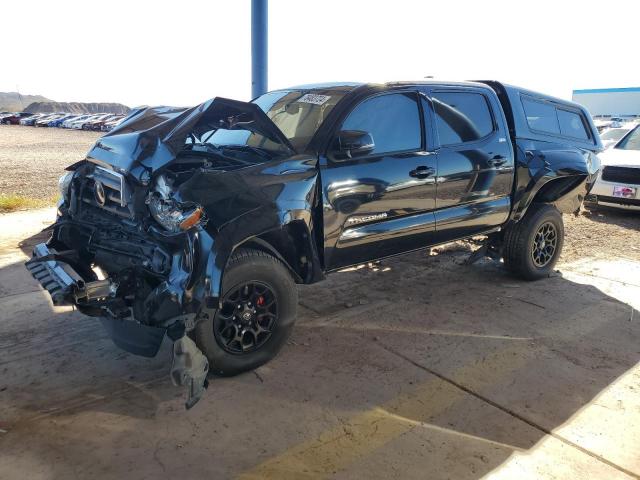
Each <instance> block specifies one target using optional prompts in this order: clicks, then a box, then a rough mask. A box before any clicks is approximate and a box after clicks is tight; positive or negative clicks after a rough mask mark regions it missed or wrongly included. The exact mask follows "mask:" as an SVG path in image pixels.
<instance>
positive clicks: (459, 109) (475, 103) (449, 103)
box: [432, 92, 493, 145]
mask: <svg viewBox="0 0 640 480" xmlns="http://www.w3.org/2000/svg"><path fill="white" fill-rule="evenodd" d="M432 99H433V106H434V109H435V112H436V126H437V129H438V137H439V138H440V144H441V145H452V144H456V143H463V142H473V141H474V140H478V139H480V138H482V137H484V136H486V135H488V134H489V133H491V132H492V131H493V118H492V117H491V111H490V110H489V105H488V104H487V100H486V98H485V97H484V95H481V94H479V93H465V92H451V93H443V92H439V93H434V94H433V95H432Z"/></svg>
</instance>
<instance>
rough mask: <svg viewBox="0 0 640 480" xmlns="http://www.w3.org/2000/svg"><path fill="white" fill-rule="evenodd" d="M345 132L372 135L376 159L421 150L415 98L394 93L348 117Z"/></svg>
mask: <svg viewBox="0 0 640 480" xmlns="http://www.w3.org/2000/svg"><path fill="white" fill-rule="evenodd" d="M342 130H363V131H365V132H369V133H370V134H371V136H372V137H373V141H374V143H375V145H376V146H375V149H374V151H373V152H372V154H374V155H375V154H380V153H388V152H399V151H403V150H418V149H419V148H420V145H421V142H422V136H421V134H420V117H419V111H418V103H417V102H416V99H415V96H414V95H412V94H404V93H394V94H390V95H381V96H379V97H373V98H370V99H368V100H365V101H364V102H362V103H361V104H360V105H358V106H357V107H356V108H355V109H354V110H353V111H352V112H351V113H350V114H349V116H348V117H347V119H346V120H345V121H344V123H343V124H342ZM370 155H371V154H370Z"/></svg>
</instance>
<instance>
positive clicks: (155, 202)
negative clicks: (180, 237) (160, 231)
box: [149, 195, 204, 232]
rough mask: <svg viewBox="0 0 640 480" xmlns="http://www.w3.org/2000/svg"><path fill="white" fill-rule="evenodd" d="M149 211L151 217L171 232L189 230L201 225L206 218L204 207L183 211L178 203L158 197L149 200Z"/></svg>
mask: <svg viewBox="0 0 640 480" xmlns="http://www.w3.org/2000/svg"><path fill="white" fill-rule="evenodd" d="M149 211H150V212H151V216H152V217H153V218H154V219H155V220H156V221H157V222H158V223H159V224H160V225H162V226H163V227H164V228H166V229H167V230H169V231H170V232H179V231H181V230H188V229H190V228H191V227H193V226H194V225H196V224H198V223H200V221H201V220H202V218H203V216H204V215H203V213H204V212H203V211H202V207H192V208H189V209H186V210H183V209H182V208H180V206H179V205H177V204H176V202H174V201H172V200H164V199H162V198H160V197H159V196H158V195H152V196H151V197H150V198H149Z"/></svg>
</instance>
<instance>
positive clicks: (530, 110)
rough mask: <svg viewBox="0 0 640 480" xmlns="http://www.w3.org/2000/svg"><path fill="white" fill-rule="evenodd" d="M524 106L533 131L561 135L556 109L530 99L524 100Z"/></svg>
mask: <svg viewBox="0 0 640 480" xmlns="http://www.w3.org/2000/svg"><path fill="white" fill-rule="evenodd" d="M522 106H523V107H524V113H525V115H526V116H527V123H528V124H529V127H530V128H531V129H533V130H540V131H541V132H549V133H560V126H559V125H558V117H557V116H556V107H554V106H553V105H549V104H548V103H542V102H536V101H534V100H529V99H528V98H523V99H522Z"/></svg>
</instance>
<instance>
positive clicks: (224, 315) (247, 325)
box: [213, 281, 278, 355]
mask: <svg viewBox="0 0 640 480" xmlns="http://www.w3.org/2000/svg"><path fill="white" fill-rule="evenodd" d="M277 321H278V302H277V299H276V296H275V294H274V292H273V290H272V289H271V288H270V287H269V286H268V285H266V284H264V283H262V282H257V281H250V282H246V283H242V284H240V285H237V286H236V287H234V288H233V289H231V290H230V291H229V292H227V294H226V295H225V297H224V299H223V300H222V308H221V309H220V310H219V312H218V314H217V315H216V318H215V320H214V322H213V328H214V335H215V337H216V340H217V341H218V343H219V344H220V346H221V347H222V348H223V349H224V350H225V351H227V352H229V353H233V354H238V355H242V354H245V353H250V352H253V351H254V350H257V349H259V348H260V347H261V346H263V345H264V344H265V343H266V342H267V341H268V340H269V338H271V334H272V332H273V330H274V328H275V327H276V323H277Z"/></svg>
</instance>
